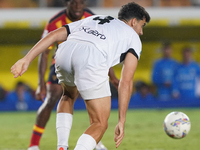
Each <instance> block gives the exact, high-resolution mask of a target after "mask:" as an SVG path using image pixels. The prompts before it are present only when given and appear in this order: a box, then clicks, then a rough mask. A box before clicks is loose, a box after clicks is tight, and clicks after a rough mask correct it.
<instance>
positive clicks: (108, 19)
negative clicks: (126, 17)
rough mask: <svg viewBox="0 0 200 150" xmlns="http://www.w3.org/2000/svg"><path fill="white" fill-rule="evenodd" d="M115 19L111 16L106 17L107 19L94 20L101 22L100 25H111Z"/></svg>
mask: <svg viewBox="0 0 200 150" xmlns="http://www.w3.org/2000/svg"><path fill="white" fill-rule="evenodd" d="M113 19H114V18H113V17H111V16H107V17H105V18H103V19H102V18H100V17H95V18H94V19H93V20H97V21H99V23H98V24H104V23H109V22H110V20H113Z"/></svg>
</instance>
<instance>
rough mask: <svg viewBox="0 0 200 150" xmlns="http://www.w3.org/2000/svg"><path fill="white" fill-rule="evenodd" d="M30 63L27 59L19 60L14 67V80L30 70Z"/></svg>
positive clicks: (12, 71) (12, 70)
mask: <svg viewBox="0 0 200 150" xmlns="http://www.w3.org/2000/svg"><path fill="white" fill-rule="evenodd" d="M28 66H29V62H28V61H26V59H24V58H22V59H20V60H18V61H17V62H16V63H15V64H14V65H13V66H12V67H11V73H12V74H13V75H14V78H17V77H18V76H21V75H22V74H23V73H24V72H26V70H27V69H28Z"/></svg>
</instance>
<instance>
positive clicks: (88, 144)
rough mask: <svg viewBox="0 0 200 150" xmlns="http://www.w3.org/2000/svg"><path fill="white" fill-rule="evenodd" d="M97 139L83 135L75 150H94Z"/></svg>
mask: <svg viewBox="0 0 200 150" xmlns="http://www.w3.org/2000/svg"><path fill="white" fill-rule="evenodd" d="M96 144H97V143H96V141H95V139H94V138H93V137H92V136H90V135H89V134H82V135H81V136H80V138H79V139H78V141H77V144H76V147H75V149H74V150H93V149H94V148H95V146H96Z"/></svg>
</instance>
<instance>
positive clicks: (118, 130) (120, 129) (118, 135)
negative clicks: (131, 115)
mask: <svg viewBox="0 0 200 150" xmlns="http://www.w3.org/2000/svg"><path fill="white" fill-rule="evenodd" d="M123 138H124V124H123V123H121V122H119V123H118V124H117V125H116V127H115V139H114V140H115V145H116V148H117V147H119V145H120V144H121V142H122V140H123Z"/></svg>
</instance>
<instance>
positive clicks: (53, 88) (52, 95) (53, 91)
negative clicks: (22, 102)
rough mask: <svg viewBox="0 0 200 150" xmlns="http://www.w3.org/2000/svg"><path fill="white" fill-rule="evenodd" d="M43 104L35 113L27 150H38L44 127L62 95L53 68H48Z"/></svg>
mask: <svg viewBox="0 0 200 150" xmlns="http://www.w3.org/2000/svg"><path fill="white" fill-rule="evenodd" d="M46 93H47V94H46V97H45V100H44V103H42V105H41V106H40V108H39V109H38V111H37V117H36V122H35V125H34V127H33V132H32V136H31V141H30V145H29V148H28V150H38V149H39V142H40V139H41V136H42V134H43V132H44V129H45V126H46V124H47V122H48V120H49V118H50V115H51V112H52V110H53V109H54V108H55V106H56V104H57V102H58V100H59V99H60V97H61V95H62V87H61V85H59V84H58V79H57V78H56V74H55V66H54V65H52V66H51V68H50V73H49V78H48V84H47V92H46Z"/></svg>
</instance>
